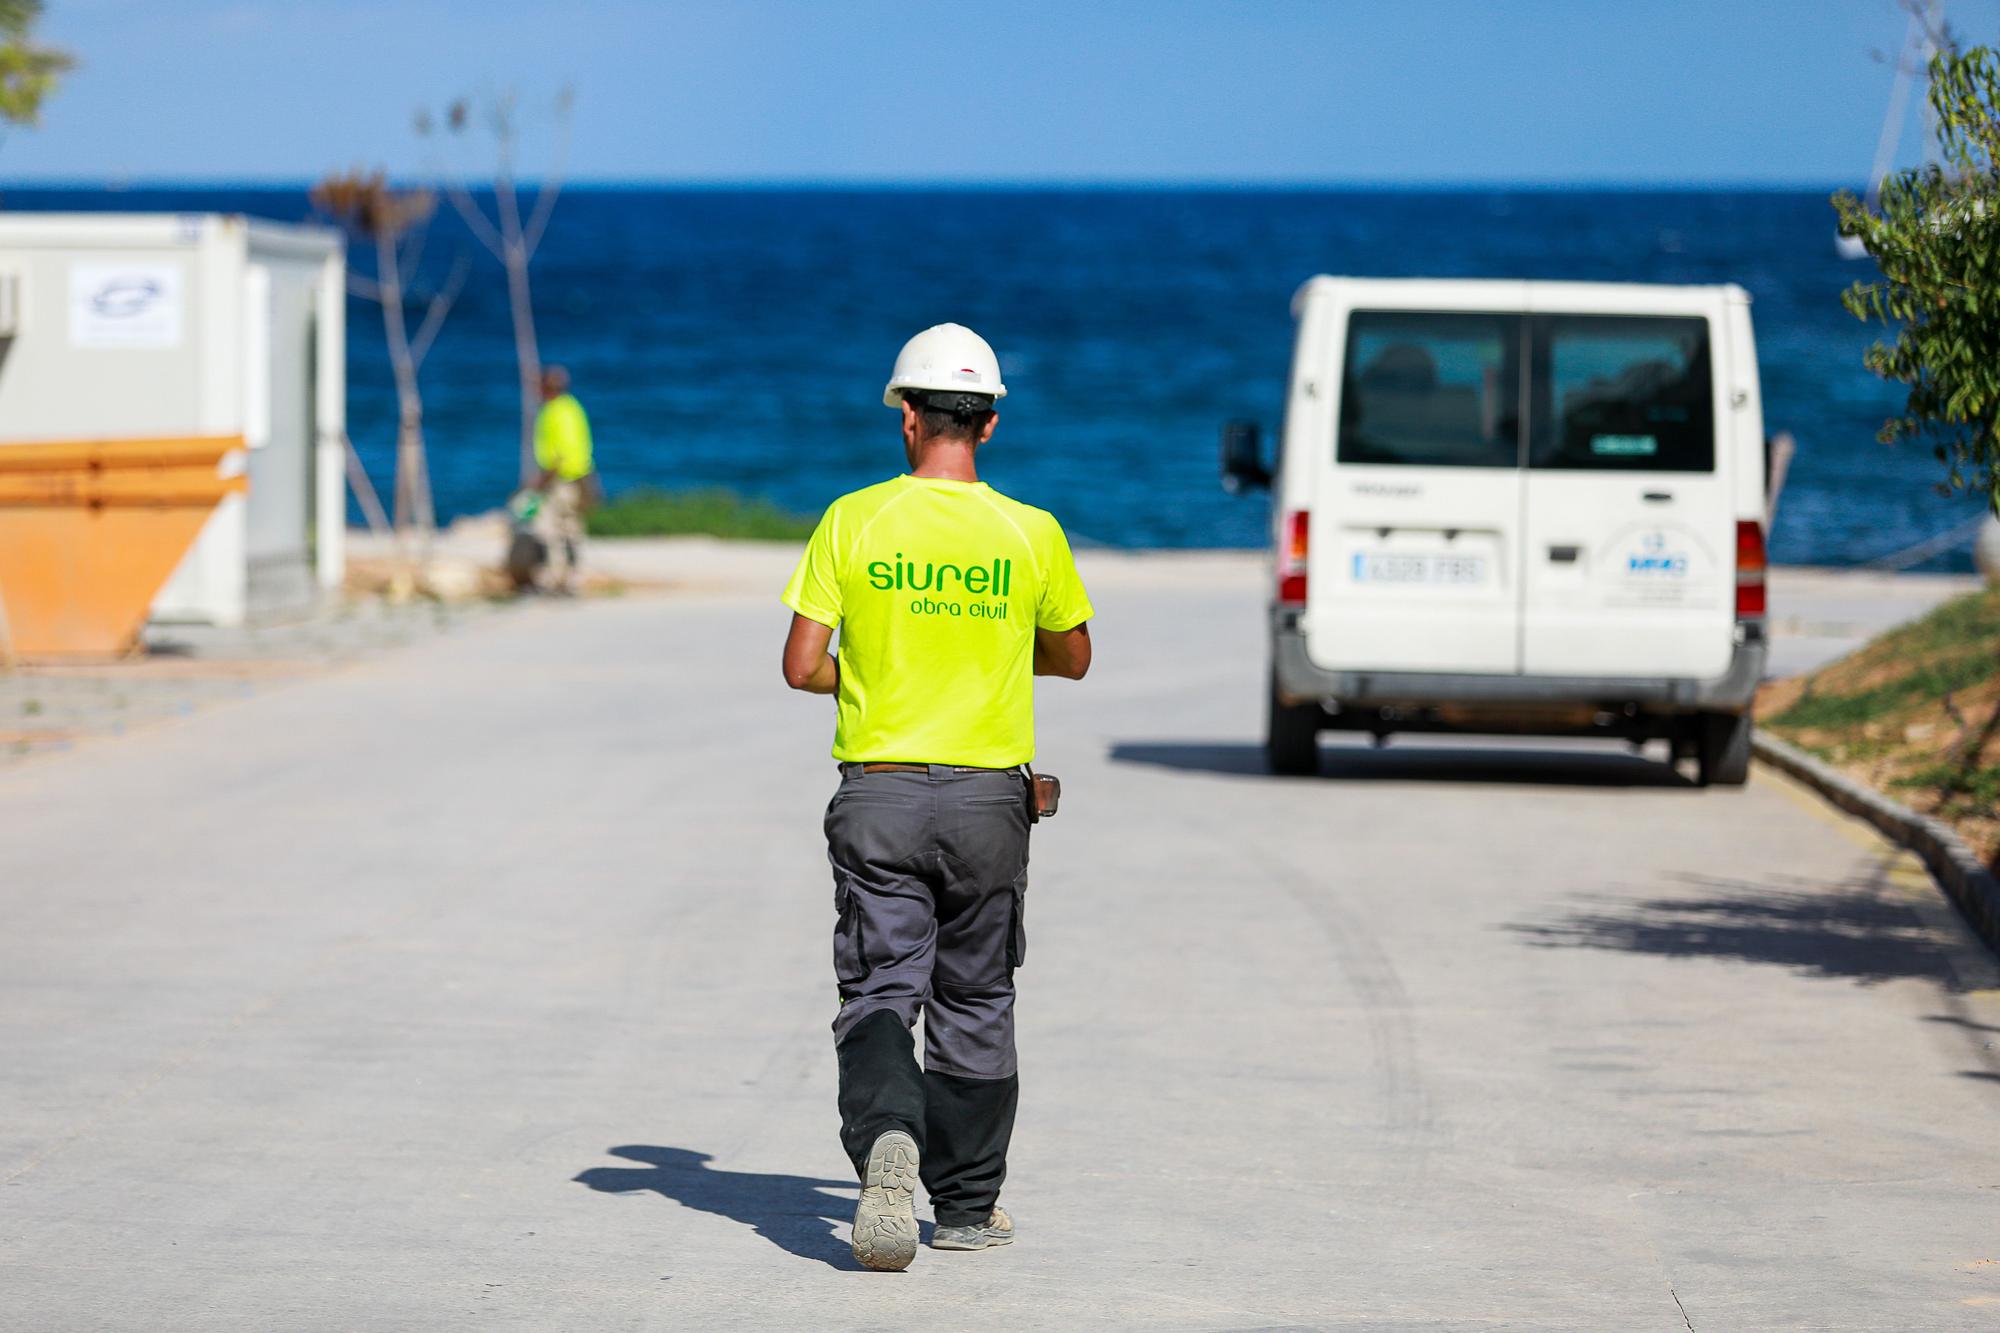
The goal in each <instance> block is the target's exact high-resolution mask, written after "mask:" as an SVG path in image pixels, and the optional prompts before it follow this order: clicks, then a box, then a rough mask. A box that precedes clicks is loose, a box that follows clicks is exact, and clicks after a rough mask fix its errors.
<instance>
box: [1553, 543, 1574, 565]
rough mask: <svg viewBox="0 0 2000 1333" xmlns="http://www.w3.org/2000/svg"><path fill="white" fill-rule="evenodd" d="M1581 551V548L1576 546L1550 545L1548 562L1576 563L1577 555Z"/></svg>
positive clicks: (1557, 563)
mask: <svg viewBox="0 0 2000 1333" xmlns="http://www.w3.org/2000/svg"><path fill="white" fill-rule="evenodd" d="M1581 553H1582V548H1580V547H1576V546H1551V547H1550V548H1549V563H1550V564H1552V565H1573V564H1575V563H1576V558H1577V556H1578V555H1579V554H1581Z"/></svg>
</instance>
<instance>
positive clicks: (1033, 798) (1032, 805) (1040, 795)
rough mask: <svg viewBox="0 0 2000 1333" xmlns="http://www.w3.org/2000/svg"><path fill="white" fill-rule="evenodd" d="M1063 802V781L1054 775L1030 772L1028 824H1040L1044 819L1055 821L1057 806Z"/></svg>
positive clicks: (1031, 770)
mask: <svg viewBox="0 0 2000 1333" xmlns="http://www.w3.org/2000/svg"><path fill="white" fill-rule="evenodd" d="M1061 800H1062V779H1061V778H1059V777H1057V776H1056V775H1055V774H1053V773H1037V772H1036V771H1035V770H1034V769H1032V768H1031V769H1029V770H1028V822H1029V823H1030V824H1036V823H1040V822H1041V821H1042V820H1044V819H1054V818H1055V815H1056V805H1057V803H1058V802H1060V801H1061Z"/></svg>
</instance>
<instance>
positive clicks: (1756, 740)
mask: <svg viewBox="0 0 2000 1333" xmlns="http://www.w3.org/2000/svg"><path fill="white" fill-rule="evenodd" d="M1750 744H1751V749H1752V752H1753V753H1755V754H1756V756H1757V758H1759V759H1760V760H1762V761H1763V762H1765V763H1767V764H1769V765H1770V766H1771V767H1773V768H1775V769H1777V770H1778V771H1779V772H1781V773H1788V774H1790V775H1791V776H1792V777H1794V778H1797V779H1798V780H1799V781H1800V782H1803V783H1805V784H1806V785H1807V786H1808V787H1811V788H1812V789H1813V790H1814V791H1817V792H1818V793H1819V794H1820V795H1821V796H1823V797H1825V798H1826V800H1827V801H1828V802H1830V803H1831V804H1833V805H1835V806H1837V807H1839V808H1840V809H1842V810H1845V811H1847V812H1848V813H1849V814H1851V815H1858V816H1860V817H1861V818H1862V819H1865V820H1867V821H1868V822H1869V823H1870V824H1873V825H1874V826H1875V827H1876V828H1878V829H1880V830H1881V831H1882V833H1883V834H1884V835H1885V836H1887V837H1888V838H1889V839H1890V841H1892V842H1895V843H1897V844H1899V845H1901V846H1904V847H1907V848H1909V849H1910V850H1911V851H1913V852H1915V853H1916V854H1917V855H1918V856H1920V857H1922V858H1923V861H1924V864H1925V865H1926V866H1928V867H1929V868H1930V872H1931V876H1932V878H1934V879H1936V880H1937V882H1938V886H1939V887H1940V888H1942V889H1943V890H1944V893H1945V896H1946V897H1947V898H1950V899H1951V900H1952V902H1954V903H1956V904H1957V905H1958V910H1959V911H1960V912H1961V913H1962V914H1963V915H1964V916H1965V919H1966V920H1967V921H1968V922H1970V923H1971V925H1972V928H1973V930H1974V931H1976V932H1977V933H1978V935H1979V938H1980V939H1982V940H1984V941H1986V947H1987V948H1989V949H1992V950H1994V951H1995V952H2000V879H1995V877H1994V875H1993V872H1992V871H1990V870H1988V869H1987V868H1986V867H1985V866H1984V865H1982V864H1981V863H1980V860H1979V858H1978V856H1976V855H1975V854H1974V853H1973V850H1972V849H1971V848H1970V847H1968V846H1966V845H1965V840H1964V839H1963V838H1961V837H1959V836H1958V834H1956V833H1954V832H1953V831H1952V830H1951V828H1950V826H1949V825H1947V824H1945V823H1943V822H1942V821H1940V820H1936V819H1932V818H1930V817H1929V816H1928V815H1920V814H1918V813H1917V812H1916V811H1914V810H1911V809H1909V808H1908V807H1907V806H1903V805H1898V804H1897V803H1896V802H1894V801H1892V800H1890V799H1889V798H1888V797H1886V796H1884V795H1883V794H1882V793H1881V792H1879V791H1876V790H1875V789H1874V788H1873V787H1869V786H1867V785H1865V784H1863V783H1860V782H1856V781H1855V780H1854V779H1853V778H1850V777H1848V776H1847V775H1846V774H1844V773H1839V772H1836V771H1835V770H1834V769H1832V768H1830V767H1828V766H1827V765H1826V764H1823V763H1821V762H1820V761H1819V760H1817V759H1815V758H1813V757H1812V756H1811V755H1809V754H1807V753H1806V752H1805V751H1804V750H1801V749H1799V747H1798V746H1796V745H1793V744H1792V743H1791V742H1789V741H1784V740H1780V739H1778V738H1777V737H1776V736H1773V735H1772V734H1771V733H1770V732H1768V731H1763V730H1759V731H1757V732H1756V733H1754V734H1753V735H1752V737H1751V741H1750Z"/></svg>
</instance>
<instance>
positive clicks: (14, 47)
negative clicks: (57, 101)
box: [0, 0, 76, 126]
mask: <svg viewBox="0 0 2000 1333" xmlns="http://www.w3.org/2000/svg"><path fill="white" fill-rule="evenodd" d="M41 17H42V0H0V122H5V123H6V124H8V125H28V126H33V125H39V124H40V123H41V118H42V103H43V102H45V101H47V100H48V98H49V95H50V94H51V93H53V92H54V91H55V90H56V83H57V82H58V80H60V79H61V77H62V76H63V75H64V74H66V73H68V72H69V71H70V70H72V69H74V68H75V67H76V59H75V57H73V56H71V55H70V54H69V52H67V51H60V50H57V49H56V48H55V47H53V46H43V45H42V44H41V43H39V42H37V41H36V40H35V25H36V24H37V23H39V22H40V21H41Z"/></svg>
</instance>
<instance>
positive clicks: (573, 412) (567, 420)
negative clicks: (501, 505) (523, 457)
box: [535, 393, 595, 481]
mask: <svg viewBox="0 0 2000 1333" xmlns="http://www.w3.org/2000/svg"><path fill="white" fill-rule="evenodd" d="M535 462H536V464H537V465H538V466H540V467H542V468H543V469H545V470H546V471H549V472H553V473H555V474H556V475H557V476H558V477H560V478H562V479H563V480H564V481H575V480H577V479H578V478H579V477H587V476H589V475H590V473H591V469H592V468H593V467H594V466H595V464H594V463H593V462H592V461H591V457H590V418H588V417H586V416H584V414H583V404H582V403H579V402H578V401H576V396H575V395H574V394H567V393H565V394H559V395H557V396H556V397H554V398H551V399H549V401H547V402H546V403H543V404H542V410H541V411H540V412H537V413H536V414H535Z"/></svg>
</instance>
